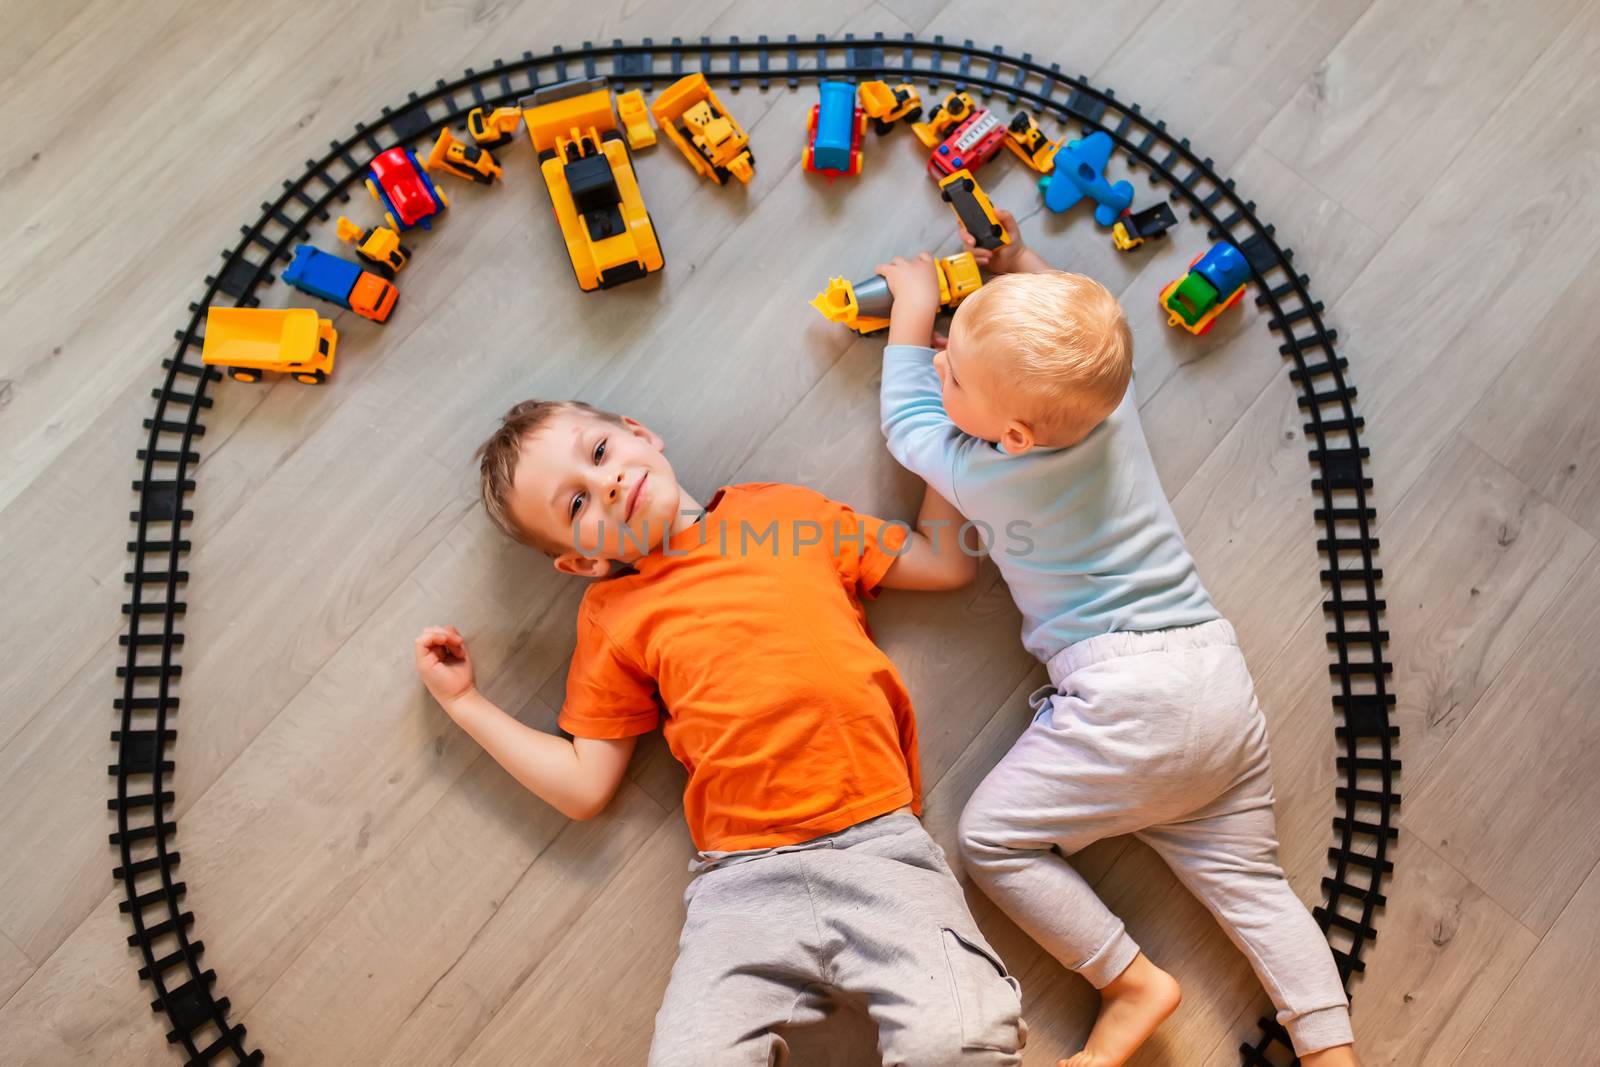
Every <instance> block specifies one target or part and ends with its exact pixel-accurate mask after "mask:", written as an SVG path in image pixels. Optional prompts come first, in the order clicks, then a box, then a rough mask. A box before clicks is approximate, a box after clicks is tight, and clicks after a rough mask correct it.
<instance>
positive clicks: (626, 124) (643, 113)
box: [617, 89, 656, 152]
mask: <svg viewBox="0 0 1600 1067" xmlns="http://www.w3.org/2000/svg"><path fill="white" fill-rule="evenodd" d="M617 118H618V119H620V120H621V121H622V132H624V133H626V134H627V135H628V147H629V148H631V149H633V150H634V151H635V152H637V151H638V150H639V149H641V148H649V147H650V146H651V145H653V144H655V143H656V131H655V130H653V129H651V128H650V109H649V108H648V107H646V106H645V103H644V92H643V91H642V90H639V89H632V90H630V91H628V92H626V93H618V94H617Z"/></svg>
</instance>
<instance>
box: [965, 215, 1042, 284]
mask: <svg viewBox="0 0 1600 1067" xmlns="http://www.w3.org/2000/svg"><path fill="white" fill-rule="evenodd" d="M994 213H995V217H996V218H998V219H999V220H1000V225H1002V226H1004V227H1005V230H1006V233H1007V234H1009V235H1010V237H1011V243H1010V244H1006V245H1001V246H1000V247H999V248H994V249H989V248H979V247H978V242H977V241H975V240H973V237H972V234H970V233H968V232H967V228H966V227H965V226H963V227H961V243H962V244H964V245H966V246H967V251H969V252H971V253H972V258H973V259H975V260H977V261H978V266H980V267H982V268H983V269H984V270H985V271H987V272H988V273H990V274H1042V273H1044V272H1045V271H1047V270H1055V268H1054V267H1052V266H1051V265H1050V264H1048V263H1046V262H1045V261H1044V257H1043V256H1041V255H1039V253H1037V252H1035V251H1034V250H1033V249H1031V248H1029V247H1028V246H1027V245H1025V244H1023V243H1022V229H1021V227H1019V226H1018V225H1017V217H1016V216H1015V215H1013V214H1011V212H1009V211H1007V210H1006V209H1005V208H996V209H995V212H994Z"/></svg>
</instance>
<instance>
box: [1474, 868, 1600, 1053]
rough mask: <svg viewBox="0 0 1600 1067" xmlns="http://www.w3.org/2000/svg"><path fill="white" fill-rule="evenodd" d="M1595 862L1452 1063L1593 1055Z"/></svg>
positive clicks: (1599, 998) (1599, 1048)
mask: <svg viewBox="0 0 1600 1067" xmlns="http://www.w3.org/2000/svg"><path fill="white" fill-rule="evenodd" d="M1597 914H1600V867H1597V868H1596V869H1595V870H1593V871H1591V872H1589V877H1588V878H1586V879H1584V882H1583V887H1582V888H1581V889H1579V890H1578V892H1577V894H1575V895H1574V896H1573V898H1572V900H1571V901H1570V902H1569V903H1568V904H1567V906H1566V908H1565V909H1563V911H1562V912H1561V917H1560V918H1558V919H1557V920H1556V923H1555V925H1554V926H1553V927H1551V928H1550V932H1549V933H1548V934H1546V935H1545V938H1544V940H1543V941H1541V942H1539V947H1538V948H1537V949H1535V950H1534V952H1533V955H1532V957H1531V958H1530V959H1529V960H1528V961H1527V963H1526V964H1525V965H1524V966H1523V967H1522V969H1521V970H1520V971H1518V972H1517V974H1516V977H1515V979H1514V980H1513V981H1512V982H1511V987H1510V988H1509V989H1507V990H1506V993H1505V995H1504V996H1503V997H1501V998H1500V1000H1499V1002H1498V1003H1496V1004H1495V1005H1494V1010H1493V1011H1490V1012H1489V1013H1488V1014H1487V1015H1485V1016H1484V1017H1483V1023H1482V1025H1481V1026H1479V1027H1478V1030H1477V1032H1476V1033H1475V1034H1473V1035H1472V1040H1471V1041H1470V1042H1469V1043H1468V1045H1467V1047H1466V1048H1465V1049H1464V1050H1463V1051H1462V1053H1461V1055H1460V1056H1458V1057H1457V1058H1456V1059H1455V1060H1454V1061H1453V1062H1454V1064H1455V1065H1456V1067H1478V1065H1484V1067H1488V1065H1491V1064H1501V1063H1573V1064H1577V1063H1594V1062H1596V1061H1600V1029H1597V1027H1596V1023H1600V1016H1597V1013H1596V1010H1595V1005H1596V1004H1600V940H1597V939H1596V938H1595V936H1594V917H1595V916H1596V915H1597Z"/></svg>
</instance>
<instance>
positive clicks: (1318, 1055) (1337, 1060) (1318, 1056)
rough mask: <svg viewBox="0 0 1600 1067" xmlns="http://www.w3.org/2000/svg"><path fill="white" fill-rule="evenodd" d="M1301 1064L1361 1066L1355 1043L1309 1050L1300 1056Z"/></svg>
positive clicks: (1328, 1066) (1305, 1065) (1344, 1066)
mask: <svg viewBox="0 0 1600 1067" xmlns="http://www.w3.org/2000/svg"><path fill="white" fill-rule="evenodd" d="M1300 1064H1301V1067H1361V1061H1360V1060H1358V1059H1356V1049H1355V1046H1354V1045H1335V1046H1334V1047H1333V1048H1325V1049H1321V1050H1320V1051H1317V1052H1308V1053H1306V1054H1305V1055H1304V1056H1301V1057H1300Z"/></svg>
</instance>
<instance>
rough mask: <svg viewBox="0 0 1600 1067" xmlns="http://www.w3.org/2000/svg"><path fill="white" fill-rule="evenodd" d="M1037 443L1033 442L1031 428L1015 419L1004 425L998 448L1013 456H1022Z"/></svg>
mask: <svg viewBox="0 0 1600 1067" xmlns="http://www.w3.org/2000/svg"><path fill="white" fill-rule="evenodd" d="M1037 443H1038V442H1037V441H1035V440H1034V436H1033V427H1031V426H1029V425H1028V424H1027V423H1025V422H1018V421H1017V420H1016V419H1012V420H1011V421H1010V422H1008V423H1006V429H1005V432H1004V433H1002V434H1001V435H1000V447H1001V448H1003V449H1005V450H1006V452H1007V454H1009V455H1013V456H1020V455H1022V454H1023V453H1024V452H1026V451H1028V449H1030V448H1032V447H1033V446H1034V445H1035V444H1037Z"/></svg>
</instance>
